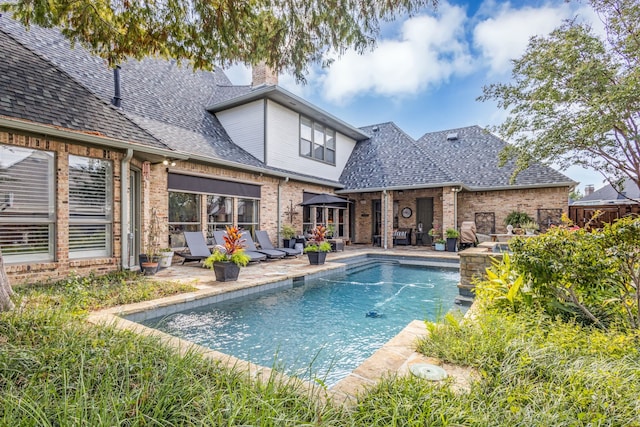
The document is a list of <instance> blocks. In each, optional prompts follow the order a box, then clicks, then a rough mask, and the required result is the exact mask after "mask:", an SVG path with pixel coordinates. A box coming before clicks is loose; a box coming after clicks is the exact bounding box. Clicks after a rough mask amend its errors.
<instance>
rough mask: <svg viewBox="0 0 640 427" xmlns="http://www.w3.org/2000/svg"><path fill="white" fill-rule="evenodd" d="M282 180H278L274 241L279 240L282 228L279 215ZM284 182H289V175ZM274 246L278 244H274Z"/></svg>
mask: <svg viewBox="0 0 640 427" xmlns="http://www.w3.org/2000/svg"><path fill="white" fill-rule="evenodd" d="M282 182H283V181H282V180H278V204H277V206H278V207H277V208H276V214H277V215H278V217H277V218H278V220H277V221H276V239H277V240H276V243H278V242H280V240H281V239H282V237H281V236H280V232H281V230H282V218H281V217H280V200H281V198H282ZM284 182H289V177H288V176H287V177H285V178H284ZM276 246H278V245H277V244H276Z"/></svg>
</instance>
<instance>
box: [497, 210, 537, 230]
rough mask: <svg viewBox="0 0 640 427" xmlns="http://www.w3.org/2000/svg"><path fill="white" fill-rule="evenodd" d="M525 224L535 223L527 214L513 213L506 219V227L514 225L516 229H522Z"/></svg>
mask: <svg viewBox="0 0 640 427" xmlns="http://www.w3.org/2000/svg"><path fill="white" fill-rule="evenodd" d="M525 222H534V221H533V218H531V216H529V214H528V213H526V212H520V211H512V212H510V213H509V215H507V217H506V218H505V219H504V225H512V226H514V227H520V226H522V224H523V223H525Z"/></svg>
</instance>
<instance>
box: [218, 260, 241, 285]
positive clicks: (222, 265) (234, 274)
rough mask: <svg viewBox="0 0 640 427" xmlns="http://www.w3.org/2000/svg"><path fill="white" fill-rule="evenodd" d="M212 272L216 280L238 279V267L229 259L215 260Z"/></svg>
mask: <svg viewBox="0 0 640 427" xmlns="http://www.w3.org/2000/svg"><path fill="white" fill-rule="evenodd" d="M213 272H214V273H215V274H216V280H217V281H218V282H233V281H236V280H238V276H239V275H240V267H239V266H237V265H236V264H234V263H232V262H229V261H227V262H223V261H216V262H214V263H213Z"/></svg>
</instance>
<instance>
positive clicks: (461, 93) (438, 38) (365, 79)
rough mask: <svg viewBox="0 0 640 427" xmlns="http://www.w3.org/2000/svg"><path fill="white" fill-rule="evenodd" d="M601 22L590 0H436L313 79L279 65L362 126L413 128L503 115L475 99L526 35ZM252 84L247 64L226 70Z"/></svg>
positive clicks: (323, 104) (498, 77) (506, 72)
mask: <svg viewBox="0 0 640 427" xmlns="http://www.w3.org/2000/svg"><path fill="white" fill-rule="evenodd" d="M574 17H575V18H577V19H579V20H585V21H587V22H589V23H591V24H592V25H593V26H594V29H596V31H598V30H599V29H601V24H600V22H599V20H598V18H597V16H596V15H595V14H594V13H593V11H592V10H591V9H590V8H589V6H588V4H585V3H579V2H569V3H567V2H565V1H563V0H550V1H544V2H542V1H513V2H498V1H493V0H485V1H472V2H465V1H460V0H457V1H456V0H452V1H450V2H446V1H440V2H439V4H438V8H437V9H435V10H434V9H433V8H426V9H424V10H423V11H421V12H420V13H418V14H416V15H415V16H412V17H402V18H398V19H396V20H395V21H393V22H390V23H386V24H384V26H383V28H382V33H381V35H380V37H379V38H378V40H377V46H376V48H375V49H374V50H373V51H370V52H366V53H365V54H363V55H358V54H356V53H355V52H347V53H346V54H344V55H343V56H341V57H337V58H335V62H334V63H333V64H332V65H331V67H329V68H327V69H321V68H319V67H317V68H314V69H312V70H310V72H309V74H308V75H307V84H306V85H299V84H296V82H295V81H294V79H293V78H292V77H291V76H288V75H280V77H279V84H280V85H281V86H282V87H284V88H285V89H287V90H289V91H291V92H293V93H295V94H296V95H298V96H301V97H302V98H304V99H306V100H308V101H310V102H312V103H314V104H315V105H317V106H318V107H320V108H322V109H324V110H326V111H327V112H329V113H331V114H333V115H335V116H337V117H339V118H341V119H342V120H344V121H346V122H347V123H350V124H351V125H354V126H356V127H360V126H366V125H371V124H375V123H383V122H389V121H392V122H395V123H396V124H397V125H399V126H400V127H401V128H402V129H404V130H405V131H406V132H407V133H408V134H409V135H411V136H412V137H414V138H419V137H420V136H422V135H423V134H424V133H426V132H432V131H438V130H445V129H451V128H456V127H464V126H471V125H479V126H482V127H487V126H490V125H495V124H498V123H500V122H501V121H502V120H504V118H505V117H506V113H505V112H504V111H502V110H499V109H497V107H496V105H495V104H493V103H490V102H484V103H483V102H479V101H476V98H477V97H478V96H480V95H481V94H482V87H483V86H484V85H487V84H490V83H493V82H507V81H508V80H509V79H510V76H511V62H510V59H512V58H518V57H520V56H521V55H522V53H523V52H524V50H525V48H526V46H527V42H528V40H529V37H531V36H533V35H544V34H548V33H549V32H550V31H551V30H553V28H555V27H557V26H558V25H560V24H561V23H562V20H564V19H572V18H574ZM227 74H228V76H229V78H230V79H231V80H232V81H233V82H234V83H236V84H249V83H250V81H251V75H250V72H249V71H248V70H247V69H246V68H244V67H236V68H234V69H231V70H229V71H228V72H227ZM563 173H564V174H565V175H567V176H568V177H570V178H572V179H573V180H575V181H579V182H580V186H579V188H580V189H581V190H582V191H583V188H584V185H586V184H593V185H594V186H595V188H596V189H597V188H600V187H602V186H603V183H602V176H601V175H600V174H598V173H596V172H593V171H587V170H584V169H581V168H577V167H573V168H570V169H568V170H566V171H563ZM583 192H584V191H583Z"/></svg>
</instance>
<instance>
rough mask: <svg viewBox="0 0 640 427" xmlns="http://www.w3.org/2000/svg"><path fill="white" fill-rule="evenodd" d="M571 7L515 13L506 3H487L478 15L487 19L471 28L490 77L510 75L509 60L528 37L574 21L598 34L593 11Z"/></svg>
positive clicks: (518, 54)
mask: <svg viewBox="0 0 640 427" xmlns="http://www.w3.org/2000/svg"><path fill="white" fill-rule="evenodd" d="M574 6H575V4H570V3H558V4H555V5H546V6H542V7H539V8H534V7H529V6H525V7H522V8H520V9H515V8H513V7H512V6H511V5H510V4H509V3H506V4H500V5H498V4H496V3H494V2H492V1H491V0H489V1H487V2H485V4H483V8H482V14H483V15H490V17H488V18H486V19H480V20H479V23H478V24H477V25H476V27H475V28H474V31H473V43H474V46H475V47H476V48H478V49H479V51H480V52H481V55H482V57H483V59H484V61H485V62H486V63H487V65H488V66H489V68H490V70H491V72H492V73H494V74H504V73H507V72H510V71H511V60H512V59H516V58H519V57H521V56H522V54H523V53H524V51H525V50H526V48H527V45H528V43H529V39H530V38H531V37H533V36H537V35H540V36H542V35H547V34H549V33H550V32H551V31H553V30H554V29H555V28H556V27H558V26H560V25H561V24H562V22H563V20H566V19H572V18H574V17H576V18H577V19H578V20H583V21H587V22H590V23H591V24H592V25H593V28H594V30H595V31H596V32H599V31H601V27H602V24H601V22H599V20H598V18H597V16H596V15H595V13H594V12H593V9H591V8H589V7H583V6H581V7H578V8H575V7H574Z"/></svg>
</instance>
